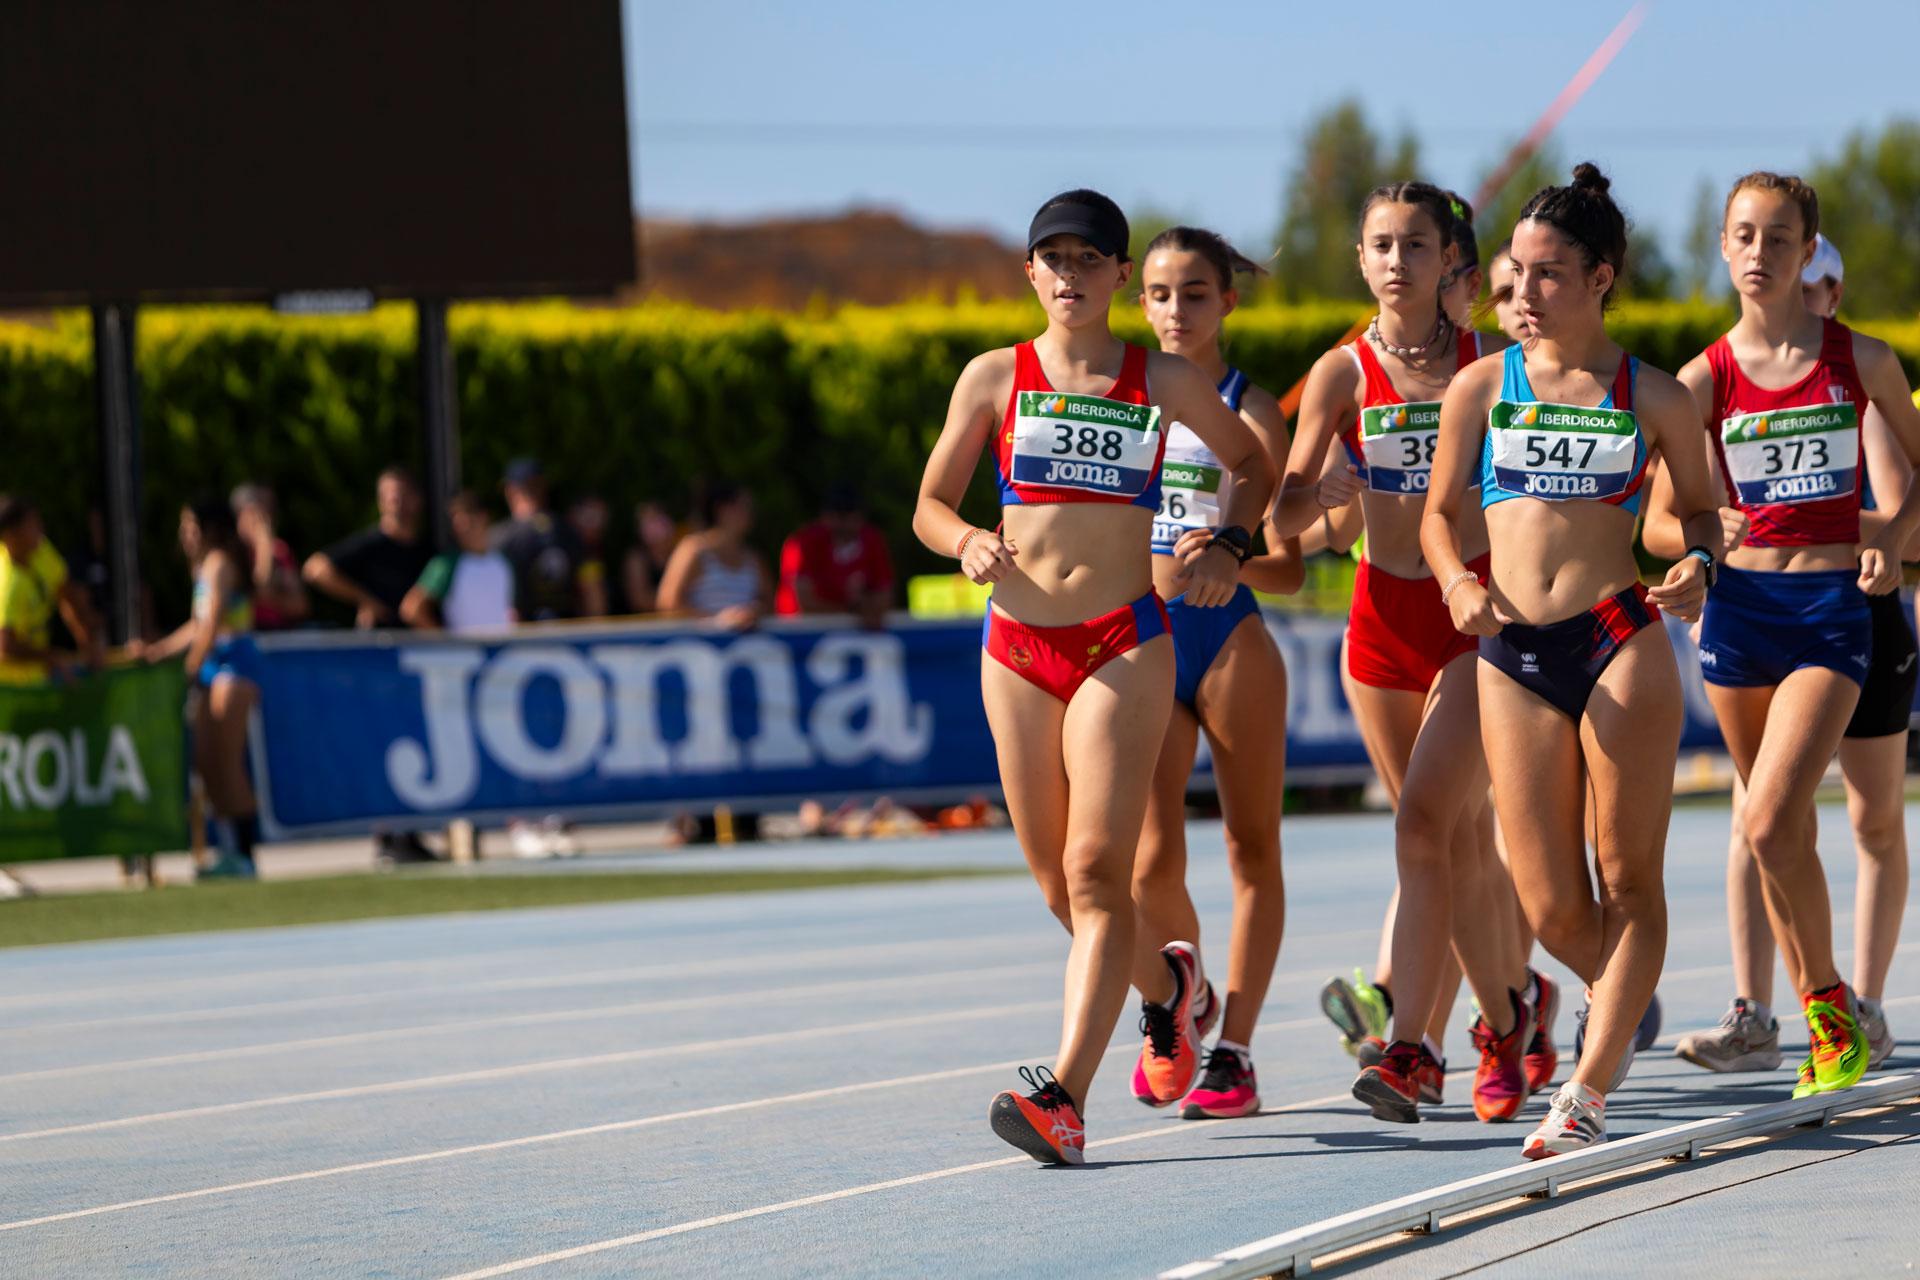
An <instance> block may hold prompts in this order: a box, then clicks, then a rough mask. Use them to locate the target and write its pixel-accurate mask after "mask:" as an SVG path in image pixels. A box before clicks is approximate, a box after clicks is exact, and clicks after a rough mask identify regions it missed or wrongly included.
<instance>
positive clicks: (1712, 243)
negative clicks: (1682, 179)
mask: <svg viewBox="0 0 1920 1280" xmlns="http://www.w3.org/2000/svg"><path fill="white" fill-rule="evenodd" d="M1721 201H1722V193H1721V192H1720V191H1719V190H1718V189H1717V188H1715V186H1714V185H1713V180H1712V179H1711V178H1707V177H1704V176H1703V177H1702V178H1701V179H1700V185H1699V186H1698V187H1696V188H1695V189H1694V193H1693V219H1692V221H1691V222H1689V223H1688V225H1687V244H1686V253H1685V258H1686V268H1685V273H1684V275H1683V278H1682V282H1683V285H1684V287H1685V289H1686V293H1687V296H1688V297H1690V298H1694V299H1696V300H1697V299H1700V298H1708V297H1717V296H1719V295H1721V294H1724V293H1725V292H1726V291H1727V289H1728V287H1729V285H1728V281H1727V270H1726V263H1724V262H1722V261H1721V260H1720V224H1721V223H1722V221H1724V219H1723V217H1722V214H1723V211H1724V206H1723V205H1722V203H1721Z"/></svg>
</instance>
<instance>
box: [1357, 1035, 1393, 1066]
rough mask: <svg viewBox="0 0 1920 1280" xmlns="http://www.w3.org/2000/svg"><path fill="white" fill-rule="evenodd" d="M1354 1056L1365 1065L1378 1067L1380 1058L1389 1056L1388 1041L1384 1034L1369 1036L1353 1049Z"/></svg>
mask: <svg viewBox="0 0 1920 1280" xmlns="http://www.w3.org/2000/svg"><path fill="white" fill-rule="evenodd" d="M1353 1056H1354V1057H1355V1058H1356V1059H1358V1060H1359V1062H1360V1065H1361V1066H1363V1067H1377V1066H1379V1065H1380V1059H1382V1058H1384V1057H1386V1056H1387V1042H1386V1039H1385V1037H1383V1036H1368V1037H1367V1038H1366V1039H1365V1040H1362V1041H1361V1042H1360V1044H1359V1047H1358V1048H1356V1049H1355V1050H1354V1051H1353Z"/></svg>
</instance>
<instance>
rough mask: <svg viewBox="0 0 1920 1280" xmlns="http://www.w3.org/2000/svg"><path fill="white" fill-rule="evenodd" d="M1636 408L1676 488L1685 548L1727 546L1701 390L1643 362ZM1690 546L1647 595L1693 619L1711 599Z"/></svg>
mask: <svg viewBox="0 0 1920 1280" xmlns="http://www.w3.org/2000/svg"><path fill="white" fill-rule="evenodd" d="M1633 407H1634V412H1635V414H1636V416H1638V417H1639V419H1640V431H1641V433H1642V434H1643V435H1645V436H1646V438H1647V450H1648V452H1649V453H1657V454H1658V455H1659V457H1660V461H1661V462H1662V463H1664V464H1665V470H1666V472H1667V477H1668V481H1669V483H1670V484H1671V485H1672V486H1673V498H1672V508H1673V513H1674V515H1675V516H1676V517H1678V519H1679V523H1680V536H1681V538H1682V540H1683V541H1684V543H1685V547H1707V548H1710V549H1711V548H1715V547H1720V546H1722V545H1723V542H1724V539H1725V536H1726V530H1725V529H1724V528H1723V527H1722V525H1721V521H1720V508H1719V506H1718V504H1716V503H1715V502H1714V500H1713V484H1712V481H1711V479H1710V476H1709V472H1708V469H1707V437H1706V432H1704V431H1702V430H1701V426H1700V424H1701V416H1700V403H1699V398H1698V395H1697V393H1696V392H1695V391H1694V390H1691V389H1689V388H1688V387H1686V386H1685V385H1683V384H1682V383H1681V382H1680V381H1679V379H1677V378H1675V377H1673V376H1672V375H1671V374H1667V373H1663V372H1661V371H1660V370H1658V369H1654V368H1651V367H1649V366H1648V365H1646V364H1642V365H1641V366H1640V373H1639V375H1638V377H1637V378H1636V380H1635V384H1634V405H1633ZM1685 547H1683V548H1682V550H1681V554H1680V556H1679V558H1678V559H1676V560H1675V561H1674V562H1673V565H1672V567H1671V568H1669V569H1668V570H1667V576H1666V577H1665V579H1663V580H1662V581H1661V583H1660V585H1659V586H1657V587H1654V588H1652V589H1651V590H1649V591H1648V592H1647V594H1648V596H1650V597H1651V598H1652V599H1653V602H1654V603H1655V604H1657V605H1659V606H1660V607H1661V608H1662V609H1665V610H1667V611H1668V612H1670V613H1672V614H1674V615H1675V616H1676V617H1678V618H1680V619H1681V620H1682V621H1685V622H1692V621H1693V620H1694V619H1695V618H1697V617H1699V616H1700V606H1701V605H1703V604H1705V603H1706V602H1707V566H1706V565H1705V564H1703V563H1702V562H1701V561H1700V559H1699V557H1697V556H1690V555H1687V554H1686V552H1685ZM1722 554H1724V552H1723V553H1722ZM1715 558H1716V559H1717V558H1718V557H1715Z"/></svg>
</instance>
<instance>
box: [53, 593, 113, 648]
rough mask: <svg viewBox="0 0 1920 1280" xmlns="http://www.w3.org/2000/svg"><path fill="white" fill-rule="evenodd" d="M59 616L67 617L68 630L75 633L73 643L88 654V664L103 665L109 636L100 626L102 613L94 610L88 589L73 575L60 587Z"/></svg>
mask: <svg viewBox="0 0 1920 1280" xmlns="http://www.w3.org/2000/svg"><path fill="white" fill-rule="evenodd" d="M60 616H61V617H62V618H64V619H66V623H67V630H68V631H70V632H72V633H73V642H74V644H76V645H78V646H79V648H80V652H81V653H83V654H85V655H86V661H87V665H88V666H90V667H99V666H102V665H104V664H105V662H106V657H107V638H106V635H105V632H104V629H103V628H102V627H101V625H100V615H99V613H98V612H96V611H95V610H94V607H93V601H92V600H91V599H89V598H88V596H87V589H86V588H85V587H83V586H81V585H80V584H79V583H77V582H75V581H74V580H73V579H72V578H68V579H67V580H66V582H64V583H63V584H61V587H60Z"/></svg>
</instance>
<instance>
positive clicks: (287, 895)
mask: <svg viewBox="0 0 1920 1280" xmlns="http://www.w3.org/2000/svg"><path fill="white" fill-rule="evenodd" d="M993 874H999V873H996V872H992V871H982V870H980V869H978V868H967V867H919V868H914V869H911V870H907V869H894V868H874V867H852V868H835V869H824V870H822V869H809V868H796V869H794V870H780V871H767V870H752V871H643V872H629V873H621V872H610V873H605V874H596V875H519V876H514V875H459V874H450V873H447V872H430V873H426V874H401V875H356V876H334V877H328V878H323V879H313V880H275V881H254V882H250V883H244V882H243V883H232V882H216V883H211V884H199V885H190V886H180V887H168V888H163V889H151V890H146V891H143V892H127V891H123V892H116V893H74V894H50V895H47V896H44V897H37V898H22V899H16V900H14V901H10V902H4V903H0V947H25V946H37V945H41V944H44V943H49V942H84V941H88V940H91V939H97V938H134V937H145V936H148V935H152V934H161V933H198V932H202V931H205V930H209V929H264V928H271V927H273V926H276V925H290V924H324V923H327V922H330V921H338V920H365V919H373V918H376V917H383V916H422V915H436V914H441V913H445V912H453V911H508V910H513V909H516V908H521V907H561V906H570V905H573V904H576V903H584V902H616V901H626V900H632V899H641V898H677V897H686V896H690V895H694V894H704V893H747V892H754V891H765V890H771V889H817V888H827V887H832V886H840V885H864V884H887V883H896V882H901V881H921V880H940V879H951V878H956V877H967V876H979V875H993Z"/></svg>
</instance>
